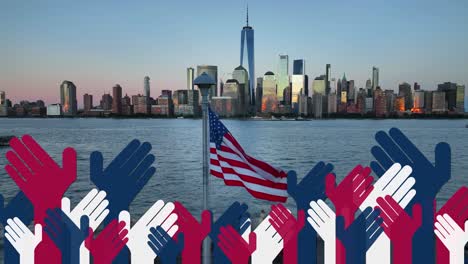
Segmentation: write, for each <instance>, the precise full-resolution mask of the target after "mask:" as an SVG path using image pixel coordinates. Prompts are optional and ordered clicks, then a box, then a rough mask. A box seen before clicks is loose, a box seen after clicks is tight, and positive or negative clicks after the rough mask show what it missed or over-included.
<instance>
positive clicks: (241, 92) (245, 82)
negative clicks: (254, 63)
mask: <svg viewBox="0 0 468 264" xmlns="http://www.w3.org/2000/svg"><path fill="white" fill-rule="evenodd" d="M233 80H236V81H237V88H236V89H237V94H238V96H237V101H238V102H237V109H236V110H237V112H238V114H240V115H244V114H247V113H248V112H250V102H251V100H250V88H249V85H250V84H249V73H248V72H247V70H246V69H245V68H244V67H242V66H239V67H237V68H235V69H234V72H233V73H232V79H231V82H230V83H231V85H233V84H232V83H233V82H232V81H233ZM228 81H229V80H228ZM226 85H227V82H226ZM225 89H226V87H225ZM231 92H232V91H231ZM223 96H229V95H225V94H224V93H223Z"/></svg>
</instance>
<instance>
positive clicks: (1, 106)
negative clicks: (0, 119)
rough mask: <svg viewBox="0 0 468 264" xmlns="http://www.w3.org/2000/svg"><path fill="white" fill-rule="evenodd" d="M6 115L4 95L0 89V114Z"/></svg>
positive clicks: (6, 107)
mask: <svg viewBox="0 0 468 264" xmlns="http://www.w3.org/2000/svg"><path fill="white" fill-rule="evenodd" d="M7 115H8V106H7V101H6V97H5V92H4V91H0V116H7Z"/></svg>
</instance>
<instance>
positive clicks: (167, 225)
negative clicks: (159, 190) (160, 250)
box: [119, 200, 179, 264]
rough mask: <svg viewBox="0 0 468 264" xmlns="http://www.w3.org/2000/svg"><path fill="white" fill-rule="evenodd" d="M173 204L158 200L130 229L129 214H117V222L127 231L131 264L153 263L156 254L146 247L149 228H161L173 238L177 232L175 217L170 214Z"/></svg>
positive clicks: (125, 212)
mask: <svg viewBox="0 0 468 264" xmlns="http://www.w3.org/2000/svg"><path fill="white" fill-rule="evenodd" d="M174 208H175V207H174V204H173V203H167V204H164V201H162V200H159V201H157V202H156V203H154V204H153V206H151V208H150V209H149V210H148V211H146V213H145V214H144V215H143V216H142V217H141V218H140V220H138V222H136V224H135V225H133V226H132V227H131V228H130V219H131V218H130V213H129V212H128V211H122V212H120V214H119V221H124V222H125V225H126V228H127V229H128V230H129V231H128V235H127V237H128V242H127V247H128V249H129V250H130V255H131V263H141V264H147V263H151V264H152V263H154V259H155V258H156V253H154V251H153V250H152V249H151V248H150V247H149V246H148V243H147V242H148V234H150V228H151V227H154V228H156V226H161V227H162V228H163V229H164V231H166V232H167V233H168V234H169V236H171V237H172V236H174V234H175V233H176V232H177V230H178V228H179V227H178V226H177V225H175V222H176V221H177V215H176V214H175V213H172V212H173V211H174Z"/></svg>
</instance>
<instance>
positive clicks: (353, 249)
mask: <svg viewBox="0 0 468 264" xmlns="http://www.w3.org/2000/svg"><path fill="white" fill-rule="evenodd" d="M379 214H380V210H378V209H376V210H372V208H370V207H368V208H366V209H365V210H364V211H363V212H362V213H361V214H360V215H359V216H358V217H357V218H356V219H355V220H354V221H353V222H352V223H351V224H350V225H349V226H348V227H347V228H346V227H345V226H346V223H345V219H344V217H343V216H337V217H336V238H337V239H339V240H340V241H341V242H342V243H343V246H344V248H345V251H346V263H366V251H367V250H368V249H369V248H370V247H371V246H372V244H373V243H374V242H375V240H376V239H377V237H378V236H379V235H380V234H381V233H382V232H383V229H382V228H381V227H380V225H381V224H382V218H379Z"/></svg>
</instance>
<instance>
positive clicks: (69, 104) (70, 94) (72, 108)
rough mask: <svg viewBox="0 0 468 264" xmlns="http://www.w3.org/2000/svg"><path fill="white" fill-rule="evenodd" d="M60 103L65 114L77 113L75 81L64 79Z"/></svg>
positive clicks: (61, 86)
mask: <svg viewBox="0 0 468 264" xmlns="http://www.w3.org/2000/svg"><path fill="white" fill-rule="evenodd" d="M60 103H61V104H62V109H63V114H64V115H66V116H74V115H76V112H77V110H78V109H77V107H78V106H77V105H78V103H77V101H76V86H75V84H73V82H70V81H63V82H62V84H61V85H60Z"/></svg>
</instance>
